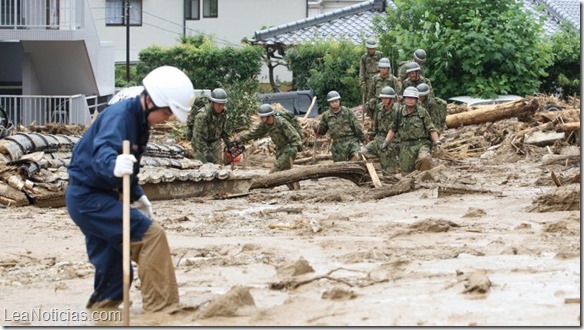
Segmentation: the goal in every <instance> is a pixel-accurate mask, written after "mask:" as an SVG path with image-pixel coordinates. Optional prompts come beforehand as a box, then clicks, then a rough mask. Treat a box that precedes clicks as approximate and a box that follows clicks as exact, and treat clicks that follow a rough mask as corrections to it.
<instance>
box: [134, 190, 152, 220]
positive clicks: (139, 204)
mask: <svg viewBox="0 0 584 330" xmlns="http://www.w3.org/2000/svg"><path fill="white" fill-rule="evenodd" d="M134 205H135V207H136V208H137V209H138V211H140V212H142V214H144V215H145V216H147V217H149V218H150V219H154V214H152V203H150V201H149V200H148V197H146V195H142V197H140V199H138V200H137V201H136V202H134Z"/></svg>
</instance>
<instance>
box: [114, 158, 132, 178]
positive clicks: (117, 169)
mask: <svg viewBox="0 0 584 330" xmlns="http://www.w3.org/2000/svg"><path fill="white" fill-rule="evenodd" d="M136 161H137V160H136V157H134V155H131V154H130V155H125V154H121V155H118V157H117V158H116V165H115V166H114V175H115V176H117V177H118V178H121V177H123V176H124V175H126V174H132V173H134V163H135V162H136Z"/></svg>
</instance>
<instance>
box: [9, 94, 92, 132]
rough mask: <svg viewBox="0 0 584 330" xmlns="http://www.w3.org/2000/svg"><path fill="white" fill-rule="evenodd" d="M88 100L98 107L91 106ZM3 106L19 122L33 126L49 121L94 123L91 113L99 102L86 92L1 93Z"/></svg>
mask: <svg viewBox="0 0 584 330" xmlns="http://www.w3.org/2000/svg"><path fill="white" fill-rule="evenodd" d="M88 101H89V102H90V103H91V104H92V107H93V108H94V109H90V107H89V106H88ZM0 105H1V106H2V107H4V109H5V110H6V112H7V113H8V116H9V117H10V120H11V121H12V122H13V123H14V124H15V125H23V126H29V125H32V124H35V125H46V124H81V125H88V124H89V123H91V113H93V111H94V110H95V109H97V107H99V106H100V105H99V104H96V102H95V99H94V98H89V99H87V98H86V97H85V95H81V94H78V95H71V96H47V95H26V96H24V95H0Z"/></svg>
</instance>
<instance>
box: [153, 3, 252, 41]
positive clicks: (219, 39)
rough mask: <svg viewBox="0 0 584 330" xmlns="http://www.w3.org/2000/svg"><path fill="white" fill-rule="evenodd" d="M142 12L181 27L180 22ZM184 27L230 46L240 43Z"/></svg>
mask: <svg viewBox="0 0 584 330" xmlns="http://www.w3.org/2000/svg"><path fill="white" fill-rule="evenodd" d="M142 12H143V13H144V14H148V15H150V16H152V17H155V18H158V19H160V20H162V21H165V22H167V23H170V24H173V25H176V26H178V27H180V28H182V27H183V26H182V25H181V24H178V23H175V22H173V21H170V20H168V19H166V18H164V17H160V16H158V15H154V14H152V13H149V12H147V11H144V10H143V11H142ZM186 29H188V30H189V31H191V32H196V33H200V34H202V35H204V36H207V37H209V38H213V40H217V41H221V42H219V43H221V44H225V45H231V46H234V47H241V45H238V44H235V43H233V42H231V41H229V40H225V39H221V38H217V37H215V36H212V35H209V34H207V33H204V32H202V31H199V30H196V29H193V28H190V27H188V26H187V27H186ZM178 34H179V35H181V36H182V33H178Z"/></svg>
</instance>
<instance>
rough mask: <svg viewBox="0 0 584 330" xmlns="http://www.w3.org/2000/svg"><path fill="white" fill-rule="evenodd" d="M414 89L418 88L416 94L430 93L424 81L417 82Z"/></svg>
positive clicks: (424, 94)
mask: <svg viewBox="0 0 584 330" xmlns="http://www.w3.org/2000/svg"><path fill="white" fill-rule="evenodd" d="M416 89H417V90H418V94H419V95H420V96H426V95H428V94H430V86H428V84H426V83H421V84H419V85H418V86H416Z"/></svg>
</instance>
